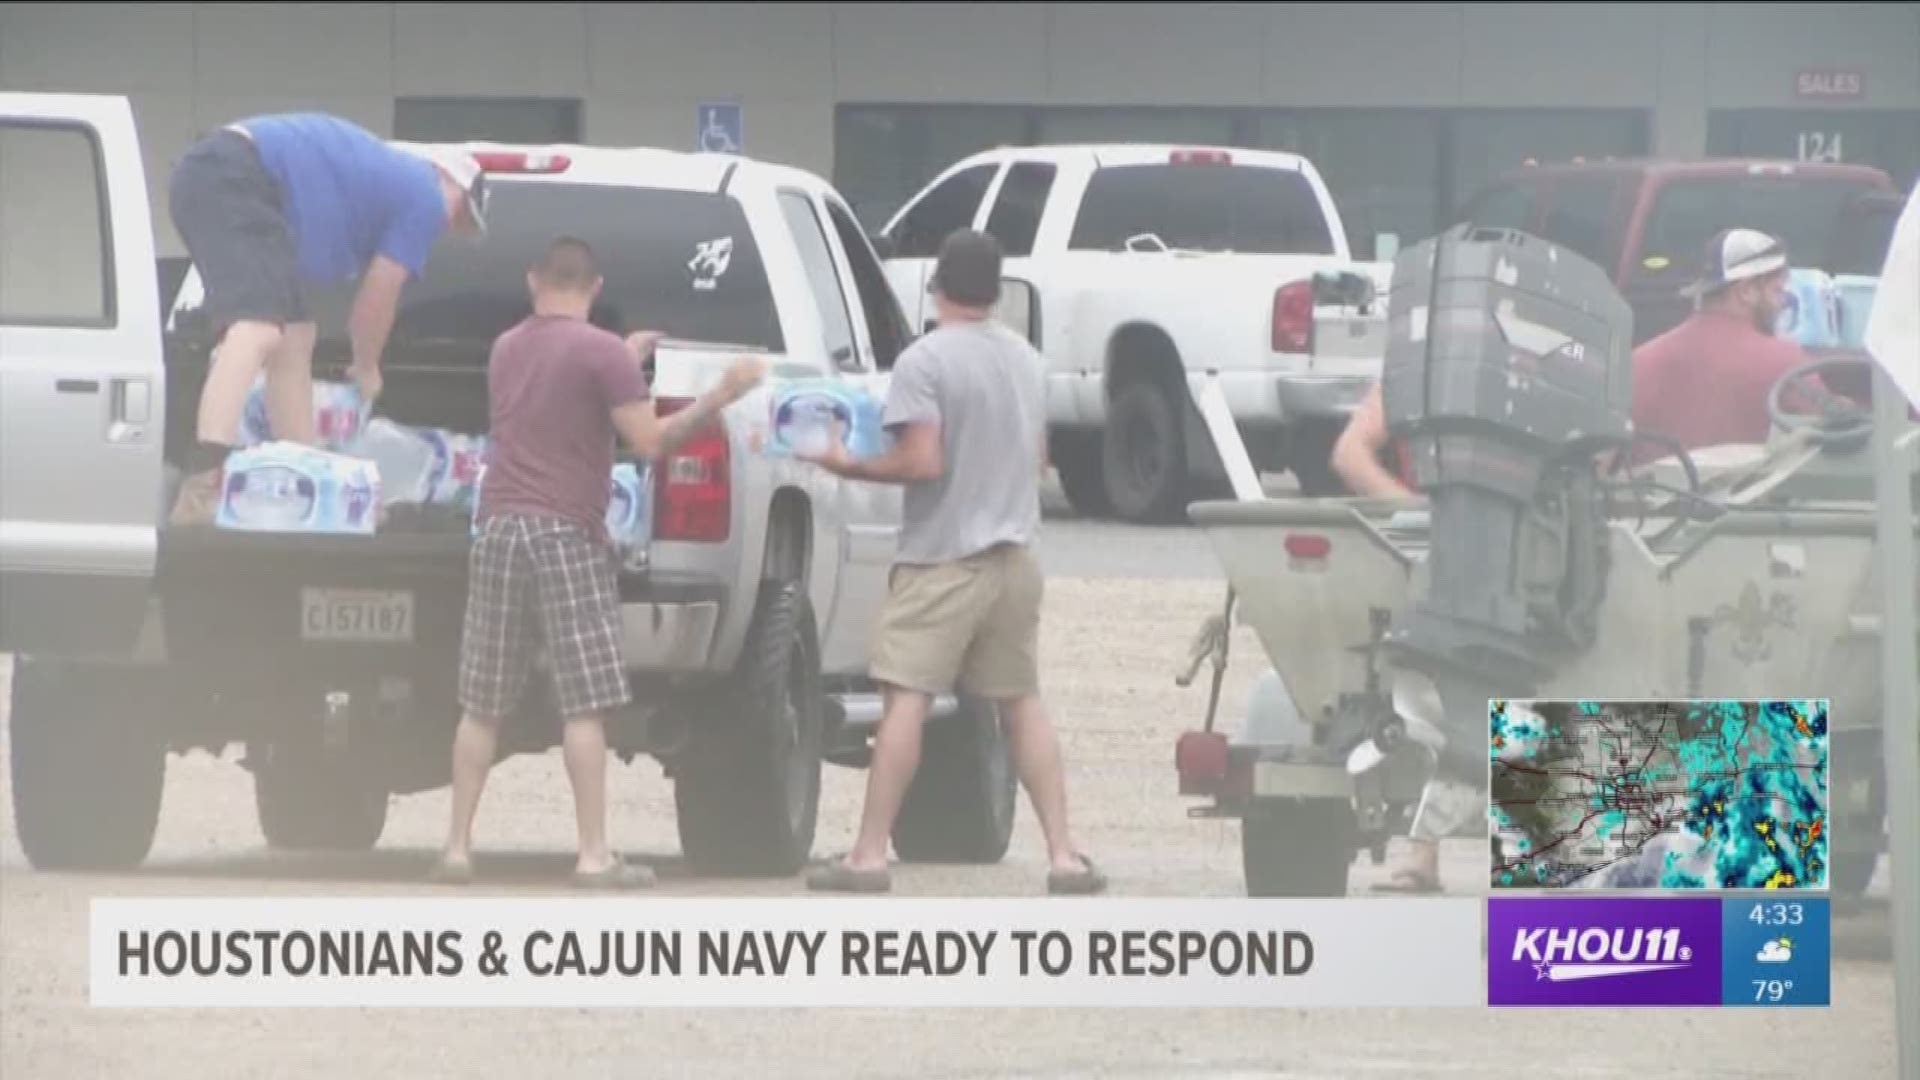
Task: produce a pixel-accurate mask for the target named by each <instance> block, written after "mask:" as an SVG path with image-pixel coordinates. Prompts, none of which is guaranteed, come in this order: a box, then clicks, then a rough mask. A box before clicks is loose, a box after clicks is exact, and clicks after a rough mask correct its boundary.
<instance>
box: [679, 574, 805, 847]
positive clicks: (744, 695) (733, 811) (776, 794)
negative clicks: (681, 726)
mask: <svg viewBox="0 0 1920 1080" xmlns="http://www.w3.org/2000/svg"><path fill="white" fill-rule="evenodd" d="M817 634H818V631H817V629H816V628H815V626H814V615H813V606H812V605H811V604H810V603H808V601H807V595H806V590H805V587H804V586H803V585H802V584H801V583H799V582H794V581H778V580H770V581H765V582H763V583H762V584H761V587H760V595H759V599H758V602H757V604H756V606H755V609H754V614H753V622H752V624H751V625H750V626H749V627H748V629H747V640H746V643H745V645H744V646H743V647H742V648H741V652H740V662H739V664H738V666H737V667H736V668H735V670H734V672H733V675H732V676H731V677H730V678H728V679H727V681H726V683H725V684H724V685H722V686H720V687H719V688H717V689H716V690H714V691H713V692H712V693H711V695H710V696H708V697H706V698H704V699H703V700H701V701H700V702H698V703H697V704H696V705H695V711H694V717H693V728H692V731H691V733H690V735H689V743H688V746H687V750H686V754H685V758H684V759H683V760H682V761H681V762H679V763H678V764H677V765H676V767H675V776H674V784H673V802H674V810H675V813H676V816H677V818H678V825H679V831H680V848H681V851H682V852H683V853H684V854H685V856H686V859H687V862H688V863H689V864H691V865H692V866H693V867H694V868H695V869H697V870H700V871H703V872H719V873H736V874H747V875H770V876H781V875H787V874H793V873H796V872H798V871H799V869H800V868H801V866H803V865H804V864H805V863H806V861H807V858H808V856H809V855H811V854H812V852H813V838H814V830H815V826H816V824H817V823H818V820H819V811H820V773H821V770H822V760H823V759H822V755H823V753H824V748H823V743H824V740H825V731H824V728H825V720H826V694H825V690H824V688H823V686H822V682H821V678H820V645H819V641H818V638H817Z"/></svg>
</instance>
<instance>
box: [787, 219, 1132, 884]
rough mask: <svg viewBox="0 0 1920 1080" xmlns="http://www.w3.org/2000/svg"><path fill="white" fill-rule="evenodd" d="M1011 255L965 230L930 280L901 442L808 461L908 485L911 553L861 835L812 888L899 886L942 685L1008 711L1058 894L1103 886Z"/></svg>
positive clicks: (907, 547)
mask: <svg viewBox="0 0 1920 1080" xmlns="http://www.w3.org/2000/svg"><path fill="white" fill-rule="evenodd" d="M1000 261H1001V260H1000V248H999V246H998V245H997V244H995V243H994V241H993V238H992V237H990V236H987V235H985V234H982V233H977V232H966V231H963V232H957V233H955V234H953V235H952V236H950V237H948V238H947V242H946V243H945V244H944V245H942V247H941V249H940V259H939V263H938V265H937V266H936V268H935V270H934V277H933V289H932V291H933V296H934V302H935V303H936V304H937V305H938V307H939V310H940V329H938V330H936V331H934V332H933V333H931V334H928V335H927V336H926V337H924V338H922V339H921V340H919V341H917V342H915V343H914V344H913V346H912V347H910V348H909V349H907V351H906V352H905V353H903V354H902V355H901V357H900V359H899V361H898V363H896V364H895V365H894V369H893V383H892V389H891V390H890V392H889V393H888V396H887V405H886V412H885V423H886V426H887V428H888V429H889V430H890V431H892V432H893V435H894V445H893V447H892V449H890V450H888V451H887V452H886V453H884V454H882V455H880V456H879V457H875V458H869V459H865V460H852V459H850V458H848V457H847V455H846V453H845V451H844V449H842V448H841V447H840V446H839V445H838V444H837V443H836V444H835V445H834V447H832V448H831V449H830V450H829V451H828V452H827V453H826V454H824V455H822V456H820V457H817V458H814V459H813V460H814V461H816V462H817V463H818V464H819V465H821V466H822V467H824V468H826V469H829V470H831V471H832V472H834V473H836V474H838V475H840V476H843V477H846V478H848V479H851V480H865V481H870V482H877V483H893V484H902V485H904V486H905V488H906V491H905V495H904V506H903V514H902V521H901V532H900V550H899V554H898V556H897V558H896V560H895V565H894V569H893V575H892V580H891V583H890V585H889V588H888V592H887V603H886V608H885V610H884V611H883V612H882V613H881V616H880V625H879V629H878V631H877V633H876V634H875V637H874V642H873V658H872V661H873V662H872V668H871V672H872V676H873V678H874V680H875V681H876V682H878V683H880V684H881V686H882V687H884V688H885V691H886V711H885V714H884V715H883V716H882V717H881V720H880V730H879V733H878V735H877V736H876V737H875V739H874V748H873V762H872V765H871V767H870V768H869V771H868V775H867V802H866V809H865V811H864V812H863V814H862V815H861V820H860V836H859V839H858V840H857V841H855V843H854V847H853V850H852V851H851V852H849V853H848V854H847V856H846V857H845V858H844V859H840V860H836V861H834V862H832V863H829V864H828V865H826V866H824V867H821V868H820V869H818V870H816V871H815V872H813V873H812V874H810V875H808V878H807V884H808V886H809V887H811V888H814V889H824V890H836V891H844V892H885V891H886V890H887V889H889V888H890V887H891V884H892V882H891V878H890V875H889V873H888V870H887V850H888V840H889V838H890V837H891V836H892V833H893V824H894V818H895V817H896V815H897V814H898V813H899V810H900V805H901V802H902V801H903V799H904V798H905V796H906V792H907V789H908V788H909V787H911V786H912V784H913V777H914V773H915V772H916V771H917V770H918V769H919V765H920V729H921V728H922V726H923V725H924V724H925V723H926V720H927V712H928V710H929V708H930V706H931V704H932V700H933V698H934V696H936V695H939V694H944V693H947V692H948V691H950V690H953V689H955V688H956V687H957V688H958V689H960V690H962V691H964V692H966V693H968V694H970V695H972V696H974V697H977V698H981V699H985V700H987V701H991V702H993V703H995V705H997V707H998V708H999V711H1000V716H1001V718H1002V719H1003V720H1004V721H1005V724H1006V728H1007V731H1008V736H1009V738H1010V739H1011V740H1012V742H1013V754H1014V763H1015V765H1016V766H1017V767H1018V769H1019V772H1020V778H1021V781H1022V782H1023V783H1024V784H1025V785H1026V788H1027V795H1028V797H1029V798H1031V799H1032V800H1033V808H1034V813H1035V814H1036V816H1038V817H1039V819H1040V828H1041V831H1042V832H1043V833H1045V835H1046V839H1047V850H1048V855H1049V857H1050V860H1051V865H1052V870H1051V872H1050V873H1049V874H1048V877H1047V884H1048V889H1049V891H1051V892H1056V893H1072V894H1088V893H1095V892H1099V891H1101V890H1103V889H1104V888H1105V887H1106V878H1105V877H1104V876H1103V875H1102V874H1101V873H1100V871H1099V870H1098V869H1097V868H1095V866H1094V865H1093V862H1092V860H1090V859H1088V858H1087V857H1086V856H1084V855H1082V854H1081V853H1080V852H1079V850H1078V849H1077V848H1076V847H1075V846H1074V844H1073V841H1072V838H1071V836H1070V835H1069V833H1068V831H1067V796H1066V779H1065V775H1064V770H1063V769H1062V768H1061V764H1060V743H1059V739H1058V738H1057V737H1056V736H1055V735H1054V732H1053V725H1052V723H1051V721H1049V720H1048V718H1047V713H1046V709H1045V706H1044V705H1043V704H1042V702H1041V699H1040V672H1039V653H1040V595H1041V592H1042V589H1043V586H1044V584H1045V581H1044V578H1043V576H1042V574H1041V572H1040V564H1039V562H1038V561H1037V560H1035V558H1034V556H1033V550H1032V544H1033V541H1034V540H1035V539H1036V538H1037V536H1038V534H1039V531H1040V473H1041V471H1042V470H1043V469H1044V468H1046V423H1047V417H1046V388H1045V383H1044V381H1043V374H1042V367H1043V362H1042V360H1041V358H1040V356H1039V354H1038V353H1036V352H1035V351H1034V349H1033V347H1032V346H1031V345H1029V344H1027V342H1026V341H1024V340H1022V339H1021V338H1019V337H1017V336H1015V335H1014V334H1013V333H1011V332H1010V331H1008V330H1007V329H1006V328H1004V327H1002V326H1001V325H1000V324H999V323H998V322H996V321H995V320H994V318H993V307H994V305H995V303H997V302H998V300H999V295H1000ZM973 722H974V721H973V720H971V719H970V718H965V717H955V718H952V719H949V720H942V721H940V723H943V724H961V723H973ZM943 743H944V740H943ZM937 745H939V744H937ZM940 767H942V768H964V767H966V766H965V765H964V764H962V763H960V762H942V763H941V766H940Z"/></svg>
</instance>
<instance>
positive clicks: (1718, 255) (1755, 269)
mask: <svg viewBox="0 0 1920 1080" xmlns="http://www.w3.org/2000/svg"><path fill="white" fill-rule="evenodd" d="M1786 268H1787V248H1786V245H1784V244H1782V243H1781V242H1780V241H1779V240H1777V239H1775V238H1774V237H1771V236H1768V235H1767V234H1766V233H1763V232H1761V231H1759V230H1758V229H1723V230H1721V231H1720V232H1719V233H1716V234H1715V235H1714V237H1713V239H1711V240H1709V241H1707V250H1706V258H1705V261H1704V263H1703V264H1702V266H1701V268H1700V277H1699V279H1698V280H1696V281H1694V282H1693V283H1692V284H1691V285H1688V286H1687V287H1686V288H1685V289H1684V290H1682V295H1686V296H1706V295H1708V294H1711V293H1716V292H1719V291H1720V290H1721V289H1724V288H1726V287H1727V286H1729V285H1732V284H1735V283H1737V282H1741V281H1750V280H1752V279H1754V278H1757V277H1766V276H1767V275H1768V274H1772V273H1776V272H1778V271H1781V270H1785V269H1786Z"/></svg>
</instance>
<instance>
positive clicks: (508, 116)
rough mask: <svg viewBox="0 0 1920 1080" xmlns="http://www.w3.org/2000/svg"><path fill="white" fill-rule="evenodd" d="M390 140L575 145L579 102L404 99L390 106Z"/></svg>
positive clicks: (456, 98) (560, 99)
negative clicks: (391, 129) (391, 124)
mask: <svg viewBox="0 0 1920 1080" xmlns="http://www.w3.org/2000/svg"><path fill="white" fill-rule="evenodd" d="M393 137H394V138H396V139H399V140H401V141H403V142H500V143H522V144H526V145H530V146H543V145H546V144H548V143H577V142H579V141H581V140H580V101H579V100H578V99H577V98H488V97H403V98H400V99H398V100H396V101H395V102H394V103H393Z"/></svg>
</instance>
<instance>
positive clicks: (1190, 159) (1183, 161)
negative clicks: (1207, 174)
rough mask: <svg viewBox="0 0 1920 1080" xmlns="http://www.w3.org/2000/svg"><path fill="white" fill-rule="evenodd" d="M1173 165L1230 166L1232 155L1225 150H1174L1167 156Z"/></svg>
mask: <svg viewBox="0 0 1920 1080" xmlns="http://www.w3.org/2000/svg"><path fill="white" fill-rule="evenodd" d="M1167 161H1168V162H1169V163H1170V164H1173V165H1231V164H1233V155H1232V154H1229V153H1227V152H1226V151H1225V150H1175V151H1174V152H1173V153H1171V154H1168V155H1167Z"/></svg>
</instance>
